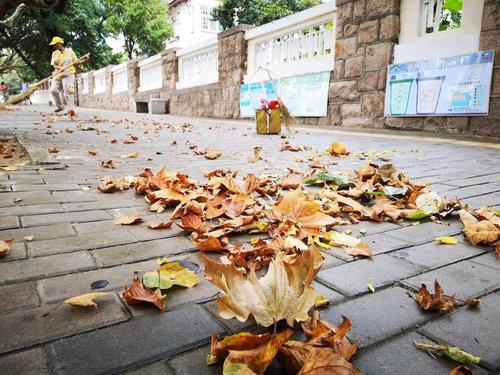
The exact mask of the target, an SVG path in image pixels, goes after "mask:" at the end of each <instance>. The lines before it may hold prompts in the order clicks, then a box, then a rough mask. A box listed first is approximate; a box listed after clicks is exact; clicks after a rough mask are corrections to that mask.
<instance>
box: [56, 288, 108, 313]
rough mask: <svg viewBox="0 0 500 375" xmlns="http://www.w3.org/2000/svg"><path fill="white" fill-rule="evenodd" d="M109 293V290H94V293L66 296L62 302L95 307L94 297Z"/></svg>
mask: <svg viewBox="0 0 500 375" xmlns="http://www.w3.org/2000/svg"><path fill="white" fill-rule="evenodd" d="M109 294H111V293H110V292H94V293H86V294H82V295H79V296H75V297H71V298H68V299H67V300H65V301H64V303H68V304H70V305H71V306H76V307H95V308H96V309H97V303H95V302H94V299H98V298H101V297H104V296H107V295H109Z"/></svg>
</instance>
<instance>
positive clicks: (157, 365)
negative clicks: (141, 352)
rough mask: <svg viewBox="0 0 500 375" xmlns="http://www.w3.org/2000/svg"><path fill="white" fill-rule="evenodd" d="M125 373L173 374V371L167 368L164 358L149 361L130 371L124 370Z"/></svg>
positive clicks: (129, 374) (146, 374) (137, 374)
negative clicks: (152, 361)
mask: <svg viewBox="0 0 500 375" xmlns="http://www.w3.org/2000/svg"><path fill="white" fill-rule="evenodd" d="M124 374H126V375H174V372H173V371H172V370H170V368H168V366H167V364H166V363H165V360H161V361H158V362H154V363H150V364H149V365H145V366H142V367H139V368H136V369H133V370H130V371H127V372H125V373H124Z"/></svg>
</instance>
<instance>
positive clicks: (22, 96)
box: [4, 53, 90, 105]
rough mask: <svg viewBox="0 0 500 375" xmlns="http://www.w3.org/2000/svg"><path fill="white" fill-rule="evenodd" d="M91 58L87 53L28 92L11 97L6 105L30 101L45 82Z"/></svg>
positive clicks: (28, 89)
mask: <svg viewBox="0 0 500 375" xmlns="http://www.w3.org/2000/svg"><path fill="white" fill-rule="evenodd" d="M89 56H90V54H89V53H87V54H86V55H83V56H82V57H80V58H79V59H78V60H75V61H73V62H72V63H71V64H69V65H68V66H65V67H64V69H62V70H60V71H59V72H57V73H54V74H52V75H51V76H50V77H47V78H44V79H42V80H41V81H38V82H36V83H33V84H31V85H29V87H28V88H27V89H26V91H23V92H21V93H19V94H16V95H12V96H9V98H8V99H7V100H6V101H5V103H4V105H14V104H18V103H21V102H23V101H25V100H26V99H28V98H29V97H30V96H31V94H33V93H34V92H35V90H36V89H37V88H38V87H39V86H40V85H43V84H44V83H45V82H48V81H50V80H51V79H52V78H54V77H55V76H57V75H58V74H61V72H63V71H65V70H66V69H68V68H70V67H72V66H74V65H78V64H81V63H83V62H85V60H86V59H87V58H88V57H89Z"/></svg>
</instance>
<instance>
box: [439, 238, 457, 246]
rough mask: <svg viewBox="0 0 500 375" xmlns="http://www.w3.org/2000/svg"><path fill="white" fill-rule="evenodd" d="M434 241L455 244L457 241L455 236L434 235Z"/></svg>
mask: <svg viewBox="0 0 500 375" xmlns="http://www.w3.org/2000/svg"><path fill="white" fill-rule="evenodd" d="M434 241H437V242H440V243H442V244H445V245H456V244H457V243H458V241H457V239H456V238H455V237H436V238H435V239H434Z"/></svg>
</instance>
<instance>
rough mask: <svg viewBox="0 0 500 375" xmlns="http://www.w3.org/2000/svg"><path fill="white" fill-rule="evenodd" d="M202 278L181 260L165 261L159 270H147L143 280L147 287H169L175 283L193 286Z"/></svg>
mask: <svg viewBox="0 0 500 375" xmlns="http://www.w3.org/2000/svg"><path fill="white" fill-rule="evenodd" d="M200 281H201V279H200V278H199V277H198V276H197V275H196V274H195V273H194V272H193V271H191V270H188V269H187V268H184V267H183V266H182V265H181V264H180V263H179V262H165V263H163V264H162V265H161V266H160V268H158V271H151V272H146V273H145V274H144V275H143V277H142V282H143V284H144V286H145V287H147V288H160V289H162V290H164V289H169V288H171V287H172V286H174V285H179V286H183V287H185V288H192V287H194V286H195V285H196V284H198V283H199V282H200Z"/></svg>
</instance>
